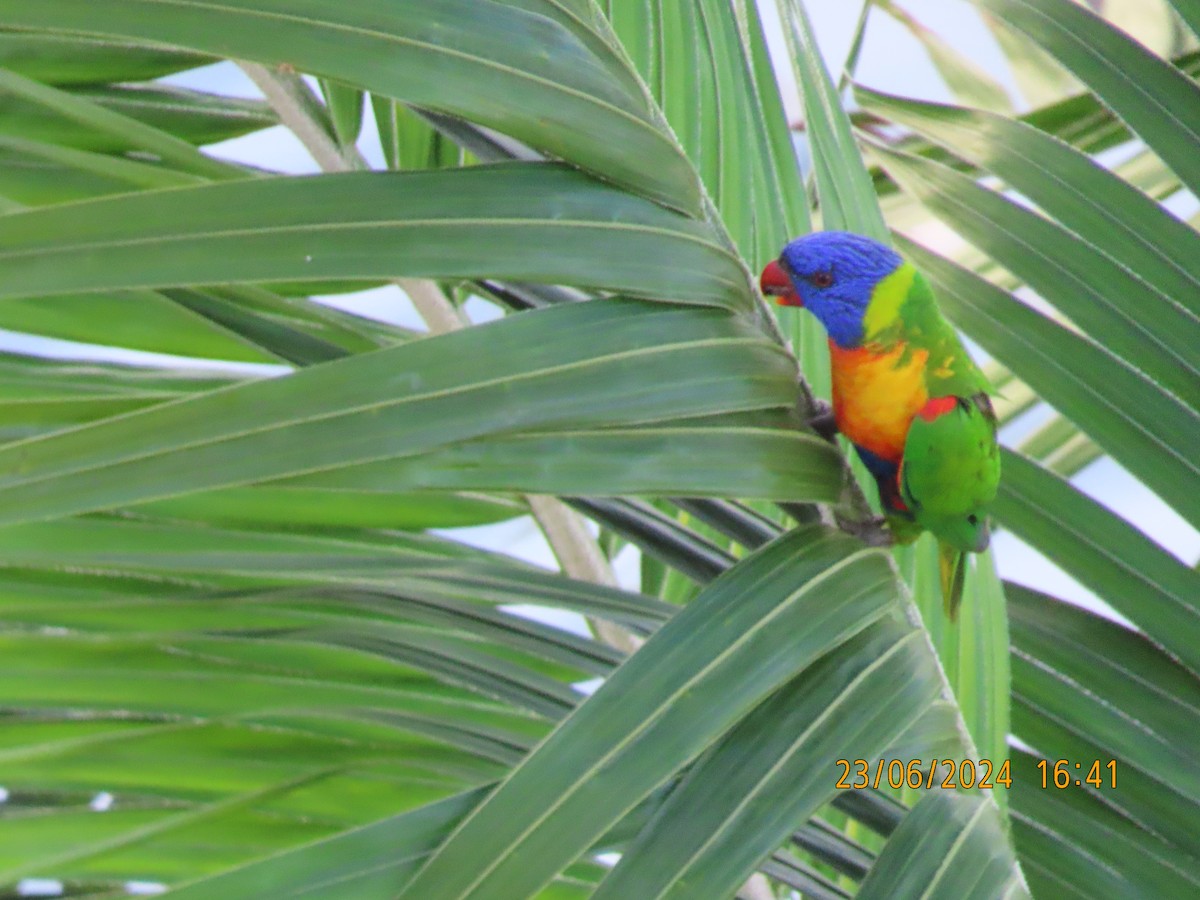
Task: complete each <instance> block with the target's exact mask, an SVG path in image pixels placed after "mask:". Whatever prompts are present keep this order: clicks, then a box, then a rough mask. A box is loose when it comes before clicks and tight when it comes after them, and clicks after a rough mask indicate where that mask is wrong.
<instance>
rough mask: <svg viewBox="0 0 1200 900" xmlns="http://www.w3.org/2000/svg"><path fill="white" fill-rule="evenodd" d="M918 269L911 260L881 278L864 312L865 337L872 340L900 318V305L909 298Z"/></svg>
mask: <svg viewBox="0 0 1200 900" xmlns="http://www.w3.org/2000/svg"><path fill="white" fill-rule="evenodd" d="M916 276H917V270H916V269H915V268H914V267H913V264H912V263H910V262H905V263H901V264H900V266H899V267H898V268H897V269H896V271H894V272H892V274H890V275H888V276H886V277H885V278H881V279H880V280H879V283H878V284H876V285H875V289H874V290H873V291H871V301H870V302H869V303H868V304H867V309H866V312H864V313H863V337H864V338H865V339H866V340H870V339H871V338H872V337H874V336H875V335H877V334H879V333H880V332H882V331H885V330H886V329H888V328H889V327H891V326H892V325H894V324H895V322H896V320H897V319H899V318H900V307H901V306H903V305H904V301H905V300H907V299H908V292H909V290H910V289H911V288H912V284H913V280H914V279H915V278H916Z"/></svg>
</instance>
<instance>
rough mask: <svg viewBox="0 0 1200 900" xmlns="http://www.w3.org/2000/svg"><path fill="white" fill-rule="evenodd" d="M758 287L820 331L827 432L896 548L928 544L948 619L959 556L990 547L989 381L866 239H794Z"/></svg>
mask: <svg viewBox="0 0 1200 900" xmlns="http://www.w3.org/2000/svg"><path fill="white" fill-rule="evenodd" d="M761 286H762V290H763V293H764V294H771V295H774V296H776V297H777V298H778V302H779V303H780V304H782V305H784V306H802V307H804V308H806V309H808V310H809V311H810V312H812V313H813V315H815V316H816V317H817V318H818V319H819V320H820V321H821V324H822V325H824V326H825V330H826V331H827V332H828V334H829V353H830V363H831V368H832V374H833V419H834V422H836V425H837V429H838V430H839V431H841V433H842V434H844V435H845V436H846V437H847V438H849V440H850V441H851V443H853V444H854V447H855V449H856V450H857V451H858V455H859V457H860V458H861V459H862V461H863V463H864V464H865V465H866V467H867V469H868V470H869V471H870V472H871V475H872V476H874V478H875V481H876V483H877V484H878V486H879V498H880V502H881V503H882V505H883V509H884V514H885V516H886V518H887V521H888V525H889V526H890V528H891V530H892V532H893V534H894V536H895V538H896V540H897V541H900V542H902V543H903V542H908V541H912V540H915V539H916V537H917V536H918V535H919V534H920V533H921V532H922V531H925V530H928V531H930V532H932V533H933V535H934V536H935V537H936V538H937V540H938V551H939V552H938V558H939V563H940V570H941V581H942V595H943V598H944V601H945V607H946V613H947V615H949V617H950V618H951V619H954V618H955V616H956V615H957V613H958V606H959V603H960V602H961V600H962V590H963V579H964V576H965V573H966V554H967V553H968V552H975V553H979V552H981V551H983V550H986V549H987V546H988V540H989V534H988V525H987V512H988V508H989V506H990V505H991V503H992V501H993V500H994V499H995V496H996V487H997V484H998V482H999V480H1000V452H999V449H998V448H997V445H996V415H995V413H994V412H993V411H992V404H991V401H990V400H989V399H988V393H989V391H990V390H991V386H990V385H989V384H988V381H987V378H985V377H984V374H983V373H982V372H981V371H979V368H978V367H977V366H976V365H975V363H974V362H973V361H972V360H971V357H970V356H969V355H968V354H967V351H966V349H965V348H964V347H963V345H962V343H961V342H960V341H959V339H958V335H957V334H956V333H955V331H954V329H953V328H952V327H951V326H950V324H949V323H948V322H947V321H946V320H945V319H943V318H942V315H941V313H940V312H939V311H938V308H937V303H936V302H935V301H934V298H933V292H932V291H931V290H930V288H929V284H928V283H927V282H926V281H925V279H924V278H923V277H922V276H921V274H920V273H919V272H918V271H917V270H916V269H915V268H914V267H913V266H912V264H911V263H908V262H906V261H905V260H904V259H903V258H902V257H901V256H900V255H899V254H898V253H896V252H895V251H894V250H892V249H891V248H890V247H887V246H885V245H883V244H881V243H879V242H877V241H874V240H871V239H870V238H867V237H863V236H862V235H858V234H851V233H849V232H843V231H824V232H819V233H816V234H810V235H807V236H805V237H802V238H798V239H797V240H794V241H792V242H791V243H790V244H788V245H787V246H786V247H784V248H783V252H782V253H781V254H780V256H779V260H778V261H777V262H772V263H770V264H768V265H767V267H766V268H765V269H764V270H763V273H762V279H761Z"/></svg>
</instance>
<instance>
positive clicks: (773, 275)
mask: <svg viewBox="0 0 1200 900" xmlns="http://www.w3.org/2000/svg"><path fill="white" fill-rule="evenodd" d="M758 287H759V290H761V291H762V292H763V296H764V297H775V298H776V299H775V302H776V303H778V304H779V305H780V306H803V305H804V301H803V300H801V299H800V295H799V294H797V293H796V289H795V288H794V287H792V280H791V279H790V278H788V277H787V273H786V272H785V271H783V266H781V265H779V263H777V262H775V261H774V260H772V261H771V262H769V263H767V267H766V268H765V269H763V270H762V275H760V276H759V279H758Z"/></svg>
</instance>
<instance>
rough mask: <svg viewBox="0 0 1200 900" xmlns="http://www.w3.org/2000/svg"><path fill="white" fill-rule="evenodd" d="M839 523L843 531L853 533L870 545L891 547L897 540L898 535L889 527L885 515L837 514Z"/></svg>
mask: <svg viewBox="0 0 1200 900" xmlns="http://www.w3.org/2000/svg"><path fill="white" fill-rule="evenodd" d="M837 524H838V528H840V529H841V530H842V531H844V532H846V533H847V534H849V535H853V536H854V537H856V538H858V539H859V540H860V541H862V542H863V543H864V544H866V545H867V546H869V547H890V546H892V544H894V543H895V542H896V537H895V535H894V534H892V530H891V529H890V528H888V525H887V519H885V518H884V517H883V516H872V517H871V518H869V519H848V518H846V517H844V516H837Z"/></svg>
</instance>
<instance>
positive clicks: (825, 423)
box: [808, 400, 838, 441]
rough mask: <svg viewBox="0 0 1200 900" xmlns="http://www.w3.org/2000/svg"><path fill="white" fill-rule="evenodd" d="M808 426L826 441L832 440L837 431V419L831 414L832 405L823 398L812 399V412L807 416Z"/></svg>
mask: <svg viewBox="0 0 1200 900" xmlns="http://www.w3.org/2000/svg"><path fill="white" fill-rule="evenodd" d="M808 427H809V428H811V429H812V430H813V431H815V432H816V433H817V434H819V435H820V436H821V437H823V438H825V440H827V441H832V440H833V439H834V438H835V437H836V436H837V433H838V426H837V419H835V418H834V415H833V407H832V406H830V405H829V404H828V403H826V402H825V401H824V400H814V401H813V414H812V415H811V416H809V419H808Z"/></svg>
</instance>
